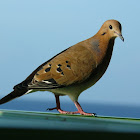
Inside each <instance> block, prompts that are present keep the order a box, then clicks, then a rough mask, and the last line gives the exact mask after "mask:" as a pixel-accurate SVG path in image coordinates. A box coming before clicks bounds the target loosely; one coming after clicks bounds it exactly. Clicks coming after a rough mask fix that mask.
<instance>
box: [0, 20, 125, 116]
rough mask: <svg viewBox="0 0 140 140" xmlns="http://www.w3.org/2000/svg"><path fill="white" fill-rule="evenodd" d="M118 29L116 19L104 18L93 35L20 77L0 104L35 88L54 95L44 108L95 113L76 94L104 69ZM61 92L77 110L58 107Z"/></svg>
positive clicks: (65, 112)
mask: <svg viewBox="0 0 140 140" xmlns="http://www.w3.org/2000/svg"><path fill="white" fill-rule="evenodd" d="M121 31H122V26H121V23H120V22H119V21H117V20H114V19H111V20H107V21H105V22H104V23H103V25H102V26H101V28H100V29H99V31H98V32H97V33H96V34H95V35H94V36H92V37H90V38H88V39H86V40H84V41H81V42H79V43H77V44H75V45H73V46H71V47H69V48H67V49H65V50H64V51H62V52H60V53H59V54H57V55H55V56H54V57H52V58H51V59H49V60H48V61H46V62H45V63H43V64H42V65H40V66H39V67H37V68H36V69H35V70H34V71H33V72H32V73H31V74H30V75H29V76H28V77H27V78H26V79H25V80H24V81H22V82H21V83H19V84H17V85H16V86H14V87H13V91H12V92H11V93H9V94H8V95H6V96H5V97H3V98H2V99H0V104H4V103H6V102H8V101H11V100H12V99H14V98H16V97H20V96H22V95H25V94H29V93H33V92H36V91H49V92H52V93H53V94H54V96H55V100H56V107H54V108H49V109H48V110H54V109H56V110H57V111H58V112H59V113H61V114H81V115H89V116H95V113H87V112H84V111H83V109H82V107H81V105H80V104H79V102H78V97H79V95H80V94H81V93H82V92H83V91H85V90H86V89H88V88H90V87H91V86H93V85H94V84H95V83H96V82H97V81H98V80H99V79H100V78H101V77H102V76H103V74H104V73H105V71H106V70H107V68H108V65H109V63H110V60H111V57H112V52H113V47H114V42H115V38H116V37H119V38H120V39H121V40H122V41H124V38H123V36H122V32H121ZM64 95H67V96H69V98H70V99H71V100H72V101H73V103H74V104H75V106H76V108H77V111H74V112H72V111H64V110H62V109H61V107H60V100H59V97H60V96H64Z"/></svg>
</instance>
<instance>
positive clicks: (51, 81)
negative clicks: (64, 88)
mask: <svg viewBox="0 0 140 140" xmlns="http://www.w3.org/2000/svg"><path fill="white" fill-rule="evenodd" d="M44 81H48V82H50V84H57V83H56V81H55V80H54V79H53V78H52V79H48V80H44Z"/></svg>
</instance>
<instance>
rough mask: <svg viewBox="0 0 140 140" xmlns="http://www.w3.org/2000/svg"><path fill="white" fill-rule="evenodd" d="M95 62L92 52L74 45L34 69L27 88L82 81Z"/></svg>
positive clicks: (58, 85) (49, 87) (46, 87)
mask: <svg viewBox="0 0 140 140" xmlns="http://www.w3.org/2000/svg"><path fill="white" fill-rule="evenodd" d="M95 66H96V64H95V61H94V58H93V54H92V52H91V51H90V50H89V49H87V48H86V47H85V46H82V45H80V44H79V45H78V44H76V45H74V46H72V47H70V48H69V49H67V50H65V51H64V52H62V53H60V54H59V55H57V56H56V57H54V58H53V59H50V61H48V62H47V63H46V64H45V65H43V66H41V67H40V68H39V70H38V71H36V73H35V75H34V77H33V79H32V81H31V82H30V84H29V85H28V87H29V88H31V89H32V88H37V89H41V88H42V89H44V88H45V89H51V88H58V87H63V86H68V85H71V84H74V83H76V82H79V83H80V82H82V81H83V80H85V79H86V78H87V77H89V75H90V74H91V72H92V70H93V69H94V68H95Z"/></svg>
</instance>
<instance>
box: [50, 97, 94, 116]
mask: <svg viewBox="0 0 140 140" xmlns="http://www.w3.org/2000/svg"><path fill="white" fill-rule="evenodd" d="M55 99H56V107H55V108H49V109H48V110H54V109H57V111H58V112H59V113H61V114H78V113H80V114H81V115H88V116H95V114H94V113H86V112H84V111H83V109H82V107H81V106H80V104H79V103H78V102H77V101H75V102H74V104H75V106H76V108H77V109H78V111H75V112H69V111H63V110H62V109H61V108H60V101H59V95H55Z"/></svg>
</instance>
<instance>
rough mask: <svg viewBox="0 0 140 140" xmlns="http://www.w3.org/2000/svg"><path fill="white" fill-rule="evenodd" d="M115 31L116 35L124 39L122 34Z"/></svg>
mask: <svg viewBox="0 0 140 140" xmlns="http://www.w3.org/2000/svg"><path fill="white" fill-rule="evenodd" d="M115 33H116V34H117V36H118V37H119V38H120V39H121V40H122V41H124V38H123V36H122V34H121V33H117V32H115Z"/></svg>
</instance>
